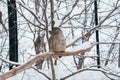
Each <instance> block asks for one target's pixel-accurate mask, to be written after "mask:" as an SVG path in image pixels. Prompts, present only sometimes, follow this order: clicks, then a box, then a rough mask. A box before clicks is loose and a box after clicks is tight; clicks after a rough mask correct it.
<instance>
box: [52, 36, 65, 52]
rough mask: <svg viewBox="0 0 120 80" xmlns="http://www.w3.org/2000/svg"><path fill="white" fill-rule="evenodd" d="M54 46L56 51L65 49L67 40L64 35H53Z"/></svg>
mask: <svg viewBox="0 0 120 80" xmlns="http://www.w3.org/2000/svg"><path fill="white" fill-rule="evenodd" d="M52 47H53V50H54V51H55V52H61V51H65V49H66V42H65V39H64V36H63V35H61V34H57V35H53V36H52Z"/></svg>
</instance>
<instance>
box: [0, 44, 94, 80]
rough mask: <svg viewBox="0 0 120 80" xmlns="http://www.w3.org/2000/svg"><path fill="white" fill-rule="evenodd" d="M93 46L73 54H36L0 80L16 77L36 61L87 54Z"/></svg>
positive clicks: (3, 75)
mask: <svg viewBox="0 0 120 80" xmlns="http://www.w3.org/2000/svg"><path fill="white" fill-rule="evenodd" d="M94 45H96V43H93V44H92V45H91V46H90V47H88V48H86V49H82V50H78V51H73V52H64V53H57V54H55V53H54V52H46V53H43V54H38V55H36V56H35V57H34V58H33V59H31V60H30V61H28V62H26V63H24V64H23V65H20V66H18V67H15V68H13V69H12V70H10V71H9V72H6V73H3V74H1V75H0V80H5V79H7V78H9V77H12V76H14V75H16V74H17V73H20V72H21V71H24V70H26V69H29V68H31V67H32V65H33V64H34V63H35V62H36V61H39V60H43V59H45V58H48V57H52V56H71V55H76V54H81V53H83V52H89V51H90V50H91V49H92V47H93V46H94Z"/></svg>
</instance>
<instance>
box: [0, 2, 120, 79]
mask: <svg viewBox="0 0 120 80" xmlns="http://www.w3.org/2000/svg"><path fill="white" fill-rule="evenodd" d="M19 1H21V0H19ZM19 1H18V2H19ZM24 1H26V2H25V3H27V0H24ZM63 1H64V0H63ZM72 1H73V0H71V1H70V4H71V5H72V4H73V3H72ZM87 1H88V2H89V0H87ZM115 1H116V0H115ZM115 1H112V0H105V1H104V0H101V3H99V11H100V12H101V11H104V13H99V18H100V19H99V21H101V20H102V19H104V16H106V15H107V14H108V13H109V11H108V12H106V9H107V10H111V9H112V8H113V4H114V2H115ZM68 2H69V0H68ZM105 2H106V3H105ZM107 2H109V3H110V4H109V6H108V3H107ZM21 3H22V2H21ZM0 4H1V5H0V7H1V11H3V14H4V15H3V16H4V17H3V20H5V18H6V17H7V14H6V12H7V10H6V9H4V7H6V5H5V4H3V3H2V2H0ZM28 4H29V6H28V5H27V4H26V5H24V6H25V7H27V8H28V9H30V10H31V11H33V12H34V8H32V7H34V5H33V2H32V1H29V0H28ZM79 4H80V7H79V8H78V7H75V10H73V11H72V13H71V15H70V17H71V16H73V15H74V14H78V13H79V14H80V11H82V9H83V8H84V3H83V2H82V0H80V1H79ZM111 5H112V6H111ZM40 6H42V7H43V5H40ZM68 8H71V6H69V7H68ZM49 9H50V8H48V9H47V13H50V11H49ZM89 9H90V13H89V14H88V15H87V16H88V19H89V17H91V16H92V15H93V14H92V9H91V8H89ZM55 10H59V11H58V15H59V18H57V17H58V16H57V15H56V14H55V18H54V21H55V26H57V27H58V26H59V25H60V24H61V22H62V20H61V19H62V18H63V15H66V14H68V13H69V12H70V11H71V9H66V8H65V3H64V4H62V6H61V7H60V8H59V9H58V8H56V9H55ZM22 11H23V12H24V14H25V16H26V18H27V19H30V20H31V21H32V22H34V19H33V16H32V15H31V14H30V13H29V12H28V11H26V10H25V9H22ZM34 13H35V12H34ZM18 15H19V14H18ZM38 15H39V16H38V17H40V18H39V19H40V20H41V15H42V13H41V12H40V14H38ZM19 16H20V15H19ZM118 16H119V15H118ZM118 16H115V17H118ZM47 17H48V20H49V21H48V23H49V25H50V14H47ZM84 17H85V16H84V13H83V14H82V15H81V16H77V17H75V18H74V20H71V23H72V24H74V25H72V26H71V25H70V22H68V23H66V24H64V26H65V27H68V26H71V27H76V26H78V28H75V29H73V31H74V33H75V35H74V37H72V35H71V34H70V33H71V29H70V28H64V26H63V28H62V27H61V29H62V30H63V33H64V34H65V37H66V41H67V44H69V43H71V42H73V41H74V40H75V39H76V38H78V37H79V36H82V27H83V26H84V24H85V23H83V22H84V21H83V20H84ZM76 18H80V20H79V21H75V19H76ZM90 19H91V18H90ZM90 19H89V20H90ZM114 19H115V18H114V17H111V18H110V20H107V21H106V22H105V23H103V25H106V24H108V23H110V22H111V21H112V20H114ZM18 20H19V21H22V22H21V23H20V24H23V23H25V22H26V20H25V19H24V18H22V17H19V19H18ZM43 20H44V19H43ZM65 21H66V20H65ZM82 21H83V22H82ZM114 21H116V22H117V20H116V19H115V20H114ZM41 22H42V23H44V21H41ZM118 22H119V20H118ZM26 23H27V22H26ZM90 23H91V22H88V24H87V25H89V27H90V28H89V27H88V26H87V27H88V28H87V29H88V30H89V29H91V27H92V28H93V26H91V25H90ZM37 24H38V23H37ZM110 24H112V25H113V24H115V23H114V22H111V23H110ZM6 25H7V23H6ZM115 25H116V24H115ZM30 26H31V25H30ZM79 27H80V28H79ZM31 29H32V30H35V29H36V28H33V26H32V27H31ZM0 30H1V29H0ZM23 30H24V31H23ZM18 32H19V37H18V39H19V44H20V45H19V61H20V63H24V62H26V61H28V60H30V59H32V58H33V57H34V56H35V50H34V47H33V46H34V44H33V42H32V40H33V37H34V35H33V34H32V33H31V32H30V30H29V29H28V25H26V24H25V25H24V24H23V25H19V30H18ZM115 32H116V27H115V28H109V29H108V28H107V29H104V28H102V29H100V41H104V42H111V41H112V40H113V36H115V34H114V33H115ZM33 33H34V34H35V35H36V33H37V31H36V32H33ZM31 37H32V38H31ZM119 37H120V35H119ZM119 37H118V39H117V41H118V42H119V41H120V40H119ZM4 38H5V37H4ZM94 41H95V34H93V35H92V36H91V37H90V39H89V41H87V42H84V43H82V41H81V40H79V41H78V42H77V43H76V45H75V46H72V47H69V48H67V49H66V51H76V50H85V49H86V48H89V47H91V45H92V43H94ZM1 42H2V40H1V39H0V43H1ZM46 42H47V41H46ZM45 44H46V45H47V43H45ZM5 45H8V42H7V43H6V44H5ZM110 45H111V44H109V45H100V49H102V50H100V51H101V55H100V56H101V62H102V64H101V65H102V67H103V68H104V69H106V71H109V72H113V73H116V74H118V75H120V73H119V71H120V68H118V66H117V65H118V64H117V61H116V62H112V61H110V62H109V64H108V65H107V66H104V61H105V58H106V56H107V53H108V50H109V48H110ZM7 47H8V46H7ZM47 47H48V45H47ZM47 51H48V49H47ZM95 51H96V49H95V47H93V48H92V50H91V51H90V52H88V53H86V54H85V55H83V56H80V57H85V60H84V64H83V66H82V69H85V68H89V69H91V68H92V69H96V66H97V63H96V57H97V56H96V55H97V54H96V52H95ZM116 51H117V50H116ZM1 55H2V57H3V56H5V57H6V55H8V48H7V51H6V52H2V54H1ZM1 55H0V59H2V60H4V61H6V62H9V63H13V62H10V61H8V60H6V58H5V59H4V58H2V57H1ZM117 55H118V54H117ZM114 56H115V58H116V55H114ZM91 57H92V58H91ZM93 57H94V58H93ZM7 58H8V57H7ZM53 61H54V59H53ZM0 63H2V61H0ZM20 63H17V64H20ZM13 64H16V63H13ZM5 65H6V64H5ZM7 66H8V65H7ZM47 66H48V65H47V61H46V60H45V61H44V64H43V69H42V70H40V72H43V73H44V74H46V75H47V76H48V77H50V78H52V73H51V68H50V65H49V68H48V67H47ZM54 68H55V73H56V78H57V79H58V80H59V79H61V78H63V77H65V76H67V75H70V74H72V73H74V72H76V71H78V70H77V69H76V65H75V62H74V59H73V56H67V57H62V58H59V59H58V64H57V65H56V66H54ZM3 69H5V70H3V72H7V71H8V68H6V67H5V68H3ZM0 74H2V72H1V73H0ZM109 77H110V78H114V79H115V80H120V78H119V77H115V76H110V75H109ZM7 80H47V78H46V77H45V76H43V75H42V74H41V73H39V72H37V71H35V70H34V69H32V68H31V69H27V70H25V71H23V72H20V73H18V74H17V75H15V76H13V77H11V78H8V79H7ZM66 80H110V79H109V78H108V77H106V76H105V75H104V74H103V73H102V72H100V71H89V70H86V71H83V72H80V73H78V74H76V75H74V76H72V77H69V78H68V79H66Z"/></svg>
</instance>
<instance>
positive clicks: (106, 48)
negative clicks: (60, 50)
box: [0, 0, 120, 80]
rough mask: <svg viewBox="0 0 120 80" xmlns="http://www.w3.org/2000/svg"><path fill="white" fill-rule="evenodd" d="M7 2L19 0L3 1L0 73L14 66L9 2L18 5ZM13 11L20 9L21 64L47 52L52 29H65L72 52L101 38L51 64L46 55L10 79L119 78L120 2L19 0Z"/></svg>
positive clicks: (19, 57)
mask: <svg viewBox="0 0 120 80" xmlns="http://www.w3.org/2000/svg"><path fill="white" fill-rule="evenodd" d="M8 1H15V0H0V12H2V15H0V18H2V22H3V23H1V22H0V77H1V75H2V74H5V73H7V72H9V64H10V63H11V64H12V61H10V60H9V25H8V23H9V21H8V20H9V19H8V18H9V16H8V6H12V7H13V5H14V4H12V5H8ZM95 7H96V8H97V20H98V24H96V21H95V18H96V17H95ZM13 9H15V10H16V11H17V22H15V23H17V34H14V35H13V36H15V35H18V38H17V40H18V63H20V64H21V65H22V64H23V63H25V62H27V61H29V60H31V59H32V58H34V57H35V56H36V54H42V53H45V52H49V47H48V46H49V45H48V39H49V37H50V34H49V31H50V30H52V27H60V29H61V30H62V31H63V34H64V36H65V39H66V44H67V48H66V51H69V52H70V51H76V50H80V49H81V47H89V44H88V43H90V42H93V43H94V42H96V39H97V38H98V39H99V42H98V44H96V45H95V46H94V47H93V48H92V49H91V51H90V52H84V53H82V54H78V55H72V56H63V57H62V58H59V59H58V63H57V65H53V66H51V65H50V61H49V59H44V61H40V63H39V64H36V63H35V64H33V65H32V67H31V68H30V69H26V70H24V71H22V72H20V73H17V74H16V75H14V76H12V77H10V78H7V80H120V69H119V68H120V0H97V6H95V0H16V8H14V7H13ZM9 14H12V13H9ZM96 31H97V32H98V35H99V36H98V35H97V36H96ZM97 45H99V48H96V46H97ZM98 49H99V50H98ZM97 51H99V52H98V53H99V55H98V53H97ZM99 60H100V61H99ZM53 61H54V59H53ZM16 63H17V62H16ZM16 63H13V64H16ZM98 64H99V65H98ZM51 67H54V70H52V69H53V68H51ZM99 67H100V68H99ZM53 73H55V74H53Z"/></svg>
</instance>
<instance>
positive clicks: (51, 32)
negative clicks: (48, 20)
mask: <svg viewBox="0 0 120 80" xmlns="http://www.w3.org/2000/svg"><path fill="white" fill-rule="evenodd" d="M60 32H62V31H61V29H60V28H59V27H54V28H53V31H49V33H50V34H51V35H56V34H58V33H60Z"/></svg>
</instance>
